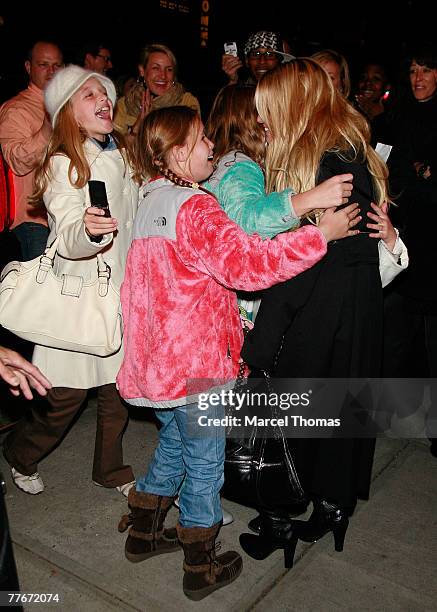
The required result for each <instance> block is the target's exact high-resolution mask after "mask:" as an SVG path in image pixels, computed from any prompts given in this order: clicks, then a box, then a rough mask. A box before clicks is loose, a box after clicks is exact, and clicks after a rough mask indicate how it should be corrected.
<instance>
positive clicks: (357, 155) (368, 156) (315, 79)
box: [255, 58, 388, 205]
mask: <svg viewBox="0 0 437 612" xmlns="http://www.w3.org/2000/svg"><path fill="white" fill-rule="evenodd" d="M255 102H256V107H257V109H258V113H259V115H260V117H261V118H262V120H263V121H264V122H265V124H266V125H267V126H268V128H269V129H270V131H271V134H272V142H271V143H270V144H269V146H268V148H267V157H266V187H267V191H268V192H269V193H270V192H272V191H282V190H283V189H285V188H287V187H293V189H295V190H296V191H297V192H298V193H300V192H303V191H308V190H309V189H312V188H313V187H314V186H315V184H316V178H317V174H318V169H319V165H320V162H321V160H322V157H323V155H324V154H325V153H327V152H335V153H337V154H338V155H339V156H340V157H341V158H343V159H345V161H349V162H352V161H356V162H358V163H366V165H367V167H368V169H369V172H370V174H371V175H372V177H373V184H374V190H375V199H376V204H378V205H381V204H382V203H383V202H384V201H386V200H387V199H388V194H387V177H388V170H387V166H386V165H385V163H384V162H383V161H382V160H381V159H380V157H379V156H378V155H377V154H376V153H375V151H374V150H373V148H372V147H371V146H370V128H369V126H368V123H367V121H366V119H365V118H364V117H363V115H361V113H359V112H358V111H357V110H355V109H354V108H353V107H352V105H351V104H349V102H347V100H346V99H345V98H344V97H343V96H342V94H341V93H340V92H338V91H337V90H336V89H335V88H334V86H333V84H332V81H331V79H330V78H329V75H328V74H327V72H326V71H325V70H324V69H323V68H322V67H321V66H320V65H319V64H318V63H317V62H316V61H315V60H313V59H310V58H297V59H295V60H292V61H291V62H288V63H287V64H281V65H280V66H278V67H277V68H275V69H274V70H271V71H269V72H268V73H266V74H265V76H264V77H263V78H262V79H261V80H260V81H259V83H258V86H257V89H256V93H255Z"/></svg>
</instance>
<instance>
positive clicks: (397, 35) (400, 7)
mask: <svg viewBox="0 0 437 612" xmlns="http://www.w3.org/2000/svg"><path fill="white" fill-rule="evenodd" d="M112 6H114V5H108V4H105V3H97V5H95V8H93V7H92V6H90V5H84V4H81V3H74V2H69V3H64V4H62V5H60V4H58V5H54V6H53V7H52V6H51V5H50V4H42V3H35V4H32V5H27V4H20V5H18V3H17V4H14V3H13V2H10V3H9V4H8V5H3V6H2V9H1V10H0V12H1V16H2V20H3V25H1V26H0V87H1V90H0V101H2V100H4V99H7V98H8V97H10V96H11V95H14V94H15V93H16V92H17V91H19V90H20V89H22V88H23V87H24V86H25V85H26V75H25V73H24V69H23V62H24V59H25V53H26V50H27V48H28V47H29V46H30V44H31V43H32V41H33V40H35V39H38V38H39V39H41V38H49V39H54V40H55V41H57V42H58V44H59V45H60V46H61V48H62V49H63V51H64V55H65V60H66V61H67V62H70V61H74V60H75V51H76V50H77V49H78V48H79V47H80V45H81V44H82V43H83V41H85V40H100V39H102V40H105V41H107V42H108V45H109V48H110V50H111V51H112V56H113V63H114V68H113V71H112V73H111V74H110V76H112V77H113V78H117V77H118V76H120V75H122V74H129V73H131V74H133V75H136V63H137V60H138V56H139V52H140V49H141V47H142V46H144V45H145V44H147V43H151V42H162V43H165V44H167V45H168V46H169V47H170V48H171V49H172V50H173V51H174V52H175V54H176V57H177V59H178V62H179V76H180V80H181V81H182V82H183V83H184V85H185V86H186V87H187V89H189V90H190V91H192V92H193V93H194V94H195V95H197V96H198V97H199V98H200V101H201V104H202V109H203V114H204V115H205V114H206V112H207V110H208V108H209V105H210V103H211V100H212V98H213V96H214V94H215V93H216V92H217V89H218V88H219V87H220V86H221V85H223V84H224V83H225V79H224V75H223V74H222V72H221V70H220V61H221V54H222V51H223V43H224V41H229V40H235V41H236V42H237V44H238V48H239V51H240V55H242V52H243V45H244V41H245V40H246V38H247V36H248V35H249V34H250V33H252V32H256V31H258V30H261V29H265V30H274V31H278V32H279V33H280V34H281V35H282V36H283V37H284V38H286V39H287V40H288V41H289V43H290V45H291V48H292V51H293V52H294V53H295V54H297V55H307V54H311V53H313V52H314V51H316V50H318V49H321V48H326V47H329V48H333V49H335V50H337V51H339V52H341V53H343V54H344V55H345V56H346V58H347V60H348V61H349V64H350V67H351V69H352V74H353V75H354V74H355V72H356V69H357V67H358V65H359V63H360V61H361V59H362V58H373V59H374V58H377V59H379V60H380V61H382V62H384V63H386V64H387V65H388V66H389V68H391V70H392V72H393V73H394V75H396V73H397V71H398V67H399V65H400V61H401V59H402V57H403V56H404V55H405V51H406V48H407V47H408V45H409V44H410V43H413V42H418V41H420V40H425V39H430V40H432V39H433V38H434V33H433V28H434V22H433V20H432V19H431V17H430V15H429V7H430V4H429V3H424V2H417V1H414V0H398V1H397V2H382V1H379V2H376V1H374V0H369V1H367V2H360V3H358V2H352V1H351V2H342V1H339V2H330V3H328V2H325V3H324V4H323V5H318V4H315V3H312V2H311V3H310V2H305V1H304V2H302V1H301V2H300V3H299V4H297V3H295V2H293V1H288V0H281V1H279V0H264V2H253V1H251V0H248V1H244V0H243V1H238V0H234V1H232V0H209V1H208V2H205V0H181V1H180V2H176V1H175V2H172V1H168V0H143V2H142V3H118V4H117V5H115V7H116V8H115V10H109V8H110V7H112ZM97 7H98V8H97ZM202 7H203V9H204V10H203V11H202ZM205 8H206V9H207V12H205ZM201 14H204V15H208V17H209V25H208V41H207V46H206V47H201V44H200V42H201V34H200V31H201V25H200V19H201Z"/></svg>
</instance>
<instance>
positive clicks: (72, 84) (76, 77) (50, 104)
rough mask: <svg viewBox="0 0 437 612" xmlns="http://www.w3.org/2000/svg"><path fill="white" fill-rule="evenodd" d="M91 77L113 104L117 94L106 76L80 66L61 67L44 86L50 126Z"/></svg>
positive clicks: (53, 124)
mask: <svg viewBox="0 0 437 612" xmlns="http://www.w3.org/2000/svg"><path fill="white" fill-rule="evenodd" d="M91 77H95V78H96V79H97V80H98V81H100V83H101V84H102V85H103V87H104V88H105V89H106V92H107V94H108V98H109V99H110V100H111V102H112V105H113V106H114V105H115V100H116V98H117V94H116V92H115V86H114V83H113V82H112V81H111V79H109V78H108V77H107V76H104V75H103V74H100V73H99V72H92V71H91V70H85V68H81V67H80V66H75V65H74V64H70V65H69V66H67V67H66V68H61V70H58V72H57V73H56V74H55V76H54V77H53V78H52V79H51V81H49V84H48V85H47V87H46V88H45V92H44V103H45V106H46V109H47V112H48V113H49V115H50V117H51V119H52V126H53V127H55V123H56V118H57V116H58V113H59V111H60V110H61V108H62V107H63V106H64V105H65V104H66V103H67V102H68V100H69V99H70V98H71V96H72V95H73V94H75V93H76V91H77V90H78V89H79V88H80V87H81V86H82V85H83V84H84V83H85V81H88V79H90V78H91Z"/></svg>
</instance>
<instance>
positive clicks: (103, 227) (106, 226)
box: [83, 206, 117, 236]
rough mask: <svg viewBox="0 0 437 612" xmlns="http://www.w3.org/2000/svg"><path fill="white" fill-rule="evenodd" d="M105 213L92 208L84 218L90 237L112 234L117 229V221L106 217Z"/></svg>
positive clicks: (94, 207)
mask: <svg viewBox="0 0 437 612" xmlns="http://www.w3.org/2000/svg"><path fill="white" fill-rule="evenodd" d="M104 215H105V211H104V210H103V209H102V208H97V206H90V207H89V208H87V209H86V211H85V214H84V216H83V222H84V223H85V229H86V231H87V233H88V234H89V235H90V236H103V235H104V234H111V233H112V232H115V230H116V229H117V219H113V218H112V217H105V216H104Z"/></svg>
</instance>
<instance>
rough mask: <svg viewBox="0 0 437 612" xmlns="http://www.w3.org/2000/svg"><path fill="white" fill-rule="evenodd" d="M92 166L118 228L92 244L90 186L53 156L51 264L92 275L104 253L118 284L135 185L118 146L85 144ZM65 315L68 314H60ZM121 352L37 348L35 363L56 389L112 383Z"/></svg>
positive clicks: (64, 160)
mask: <svg viewBox="0 0 437 612" xmlns="http://www.w3.org/2000/svg"><path fill="white" fill-rule="evenodd" d="M85 148H86V153H87V158H88V161H89V163H90V167H91V179H94V180H101V181H104V182H105V184H106V191H107V195H108V201H109V208H110V211H111V215H112V216H113V217H115V218H116V219H117V220H118V230H117V232H116V233H115V234H114V235H113V234H107V235H105V236H104V237H103V240H102V241H101V242H100V243H94V242H91V240H90V239H89V237H88V236H87V234H86V232H85V226H84V223H83V215H84V212H85V209H86V208H87V207H88V206H90V199H89V192H88V186H85V187H84V188H83V189H76V188H74V187H73V186H72V185H71V183H70V181H69V180H68V167H69V163H70V160H69V159H68V158H67V157H65V156H63V155H56V156H55V157H53V160H52V172H53V180H52V181H51V182H50V185H49V188H48V189H47V191H46V193H45V194H44V203H45V205H46V207H47V211H48V221H49V228H50V235H49V239H48V242H49V244H50V243H51V242H52V241H53V240H54V238H55V237H56V236H57V235H58V234H60V235H61V236H62V238H61V241H60V243H59V250H58V254H59V255H60V256H59V257H58V258H57V261H56V263H55V266H56V268H57V273H58V274H62V273H68V274H76V275H81V276H84V277H85V278H88V279H89V278H96V277H97V267H96V255H97V253H98V252H100V251H102V254H103V256H104V258H105V261H106V262H107V263H108V264H109V265H110V266H111V270H112V280H113V282H114V283H115V285H116V286H118V287H119V286H120V285H121V282H122V280H123V276H124V266H125V261H126V255H127V251H128V248H129V246H130V242H131V233H132V223H133V219H134V215H135V213H136V209H137V205H138V187H137V186H136V184H135V183H134V181H133V180H132V173H131V169H130V167H129V166H128V165H126V164H125V162H124V160H123V158H122V156H121V153H120V152H119V151H118V150H113V151H108V150H106V151H104V150H101V149H100V147H99V146H98V145H96V144H95V143H94V142H93V141H91V140H87V141H86V142H85ZM64 316H65V317H68V312H66V313H64ZM122 357H123V355H122V350H120V351H118V353H116V354H115V355H111V356H109V357H96V356H94V355H87V354H85V353H76V352H72V351H62V350H57V349H51V348H47V347H43V346H39V345H38V346H36V347H35V351H34V355H33V362H34V363H35V364H36V365H37V366H38V367H39V368H40V369H41V371H42V372H43V373H44V374H45V375H46V376H47V378H48V379H49V380H50V381H51V383H52V385H53V386H55V387H69V388H74V389H90V388H92V387H98V386H100V385H104V384H108V383H113V382H115V377H116V375H117V372H118V370H119V368H120V365H121V361H122Z"/></svg>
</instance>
